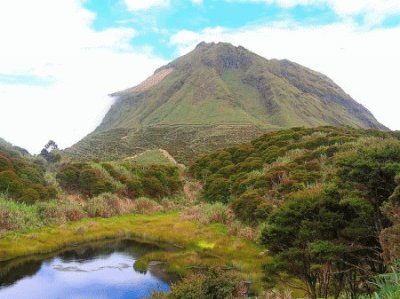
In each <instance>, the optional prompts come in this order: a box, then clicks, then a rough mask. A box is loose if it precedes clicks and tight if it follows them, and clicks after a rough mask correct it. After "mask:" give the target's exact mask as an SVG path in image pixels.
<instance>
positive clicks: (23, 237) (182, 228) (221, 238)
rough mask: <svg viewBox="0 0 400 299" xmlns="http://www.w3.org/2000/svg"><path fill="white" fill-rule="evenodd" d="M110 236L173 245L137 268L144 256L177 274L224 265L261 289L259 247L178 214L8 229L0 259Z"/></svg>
mask: <svg viewBox="0 0 400 299" xmlns="http://www.w3.org/2000/svg"><path fill="white" fill-rule="evenodd" d="M116 237H120V238H135V239H138V240H143V241H150V242H156V243H157V244H169V245H172V246H175V247H176V248H178V249H179V251H160V252H153V253H150V254H148V255H145V256H143V257H142V258H141V259H140V260H139V261H138V262H137V263H138V265H136V266H137V267H139V268H142V269H143V268H144V269H145V268H146V265H147V263H148V262H150V261H161V262H164V263H165V271H167V272H168V273H171V274H174V275H178V276H180V277H182V276H185V275H187V274H189V273H193V271H196V270H201V269H207V268H209V267H224V268H225V269H229V270H230V271H231V272H232V273H236V274H237V275H239V277H241V279H242V280H251V281H252V282H253V286H252V287H253V290H254V291H257V292H260V291H261V290H262V288H263V284H262V276H263V274H262V268H261V265H262V264H263V262H266V261H267V260H268V257H267V256H265V255H262V252H263V249H262V248H260V247H258V246H256V245H255V244H254V243H252V242H249V241H246V240H243V239H241V238H237V237H233V236H230V235H229V234H228V233H227V230H226V227H225V226H224V225H222V224H209V225H202V224H199V223H196V222H194V221H187V220H184V219H182V218H181V217H180V216H179V214H178V213H166V214H153V215H124V216H117V217H112V218H107V219H101V218H96V219H83V220H81V221H76V222H70V223H66V224H64V225H61V226H59V225H57V226H47V227H45V228H42V229H39V230H32V231H29V232H26V233H9V234H7V235H5V236H3V237H2V238H1V239H0V261H1V260H8V259H12V258H15V257H19V256H24V255H29V254H37V253H47V252H51V251H55V250H58V249H61V248H64V247H67V246H68V245H71V244H77V243H82V242H87V241H94V240H101V239H106V238H116Z"/></svg>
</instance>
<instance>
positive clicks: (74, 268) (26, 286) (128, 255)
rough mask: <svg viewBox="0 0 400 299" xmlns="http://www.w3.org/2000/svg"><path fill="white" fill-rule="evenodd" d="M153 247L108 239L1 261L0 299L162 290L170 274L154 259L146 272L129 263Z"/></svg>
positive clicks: (121, 294)
mask: <svg viewBox="0 0 400 299" xmlns="http://www.w3.org/2000/svg"><path fill="white" fill-rule="evenodd" d="M157 250H160V248H159V247H157V246H155V245H150V244H144V243H138V242H136V241H132V240H118V241H115V240H113V241H106V242H96V243H90V244H86V245H80V246H77V247H75V248H72V249H67V250H64V251H62V252H58V253H55V254H50V255H41V256H32V257H25V258H20V259H15V260H12V261H9V262H3V263H0V299H10V298H13V299H20V298H21V299H23V298H29V299H36V298H37V299H39V298H40V299H46V298H49V299H50V298H51V299H58V298H60V299H61V298H62V299H64V298H101V299H102V298H129V299H135V298H143V297H146V296H149V295H151V293H152V291H153V290H161V291H167V290H168V289H169V284H170V282H171V278H170V277H168V276H166V275H165V274H164V273H163V272H162V271H161V269H160V267H159V266H157V263H154V265H153V266H150V267H149V269H148V271H146V273H140V272H138V271H135V270H134V268H133V264H134V262H135V261H136V260H137V259H138V258H139V257H140V256H142V255H144V254H147V253H149V252H152V251H157Z"/></svg>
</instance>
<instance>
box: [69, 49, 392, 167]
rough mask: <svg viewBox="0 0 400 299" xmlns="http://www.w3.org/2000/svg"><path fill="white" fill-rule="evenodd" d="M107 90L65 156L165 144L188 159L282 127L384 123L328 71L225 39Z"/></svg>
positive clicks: (104, 155)
mask: <svg viewBox="0 0 400 299" xmlns="http://www.w3.org/2000/svg"><path fill="white" fill-rule="evenodd" d="M112 96H114V97H115V103H114V104H113V106H112V107H111V109H110V110H109V112H108V113H107V115H106V116H105V117H104V119H103V121H102V123H101V124H100V125H99V126H98V127H97V128H96V130H95V131H94V132H93V133H91V134H89V135H88V136H87V137H85V138H84V139H83V140H82V141H80V142H78V143H77V144H76V145H74V146H73V147H72V148H70V149H68V150H67V151H66V153H67V154H68V155H70V156H72V157H76V158H101V159H109V158H122V157H127V156H133V155H135V154H137V153H139V152H142V151H144V150H147V149H158V148H163V149H166V150H167V151H168V152H170V153H171V154H172V155H173V156H174V157H176V158H177V159H178V160H179V161H191V160H193V159H194V157H196V156H197V155H198V154H200V153H204V152H207V151H209V150H212V149H216V148H220V147H224V146H229V145H233V144H236V143H240V142H245V141H250V140H252V139H254V138H256V137H258V136H260V135H262V134H263V133H265V132H266V131H270V130H278V129H282V128H290V127H299V126H301V127H316V126H324V125H332V126H351V127H355V128H378V129H385V127H384V126H383V125H381V124H380V123H379V122H378V121H377V120H376V119H375V118H374V116H373V115H372V114H371V113H370V112H369V111H368V110H367V109H365V108H364V107H363V106H362V105H360V104H358V103H357V102H355V101H354V100H353V99H352V98H351V97H350V96H349V95H348V94H346V93H345V92H344V91H343V90H342V89H341V88H340V87H339V86H337V85H336V84H335V83H334V82H333V81H332V80H330V79H329V78H327V77H326V76H324V75H322V74H320V73H317V72H315V71H312V70H310V69H307V68H305V67H303V66H301V65H298V64H296V63H293V62H290V61H288V60H275V59H273V60H267V59H265V58H262V57H260V56H258V55H256V54H254V53H252V52H250V51H248V50H246V49H245V48H243V47H234V46H232V45H230V44H226V43H217V44H215V43H210V44H207V43H201V44H199V45H198V46H197V47H196V48H195V49H194V50H193V51H192V52H190V53H189V54H187V55H185V56H182V57H180V58H178V59H176V60H174V61H173V62H171V63H169V64H168V65H165V66H163V67H161V68H160V69H158V70H157V71H156V72H155V73H154V75H153V76H151V77H150V78H148V79H146V80H145V81H144V82H143V83H141V84H139V85H138V86H136V87H133V88H130V89H127V90H124V91H120V92H116V93H114V94H113V95H112Z"/></svg>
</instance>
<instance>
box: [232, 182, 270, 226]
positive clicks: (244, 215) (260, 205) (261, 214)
mask: <svg viewBox="0 0 400 299" xmlns="http://www.w3.org/2000/svg"><path fill="white" fill-rule="evenodd" d="M231 206H232V209H233V211H234V212H235V214H236V216H237V217H238V218H239V219H240V220H241V221H242V222H244V223H247V224H251V225H256V224H258V223H262V222H265V221H266V220H267V219H268V216H269V214H270V213H271V211H272V206H271V204H270V203H269V202H268V201H267V200H265V199H264V198H263V197H261V196H260V195H259V193H258V192H257V191H255V190H251V191H247V192H246V193H244V194H242V195H241V196H240V197H238V198H236V199H235V200H233V201H232V205H231Z"/></svg>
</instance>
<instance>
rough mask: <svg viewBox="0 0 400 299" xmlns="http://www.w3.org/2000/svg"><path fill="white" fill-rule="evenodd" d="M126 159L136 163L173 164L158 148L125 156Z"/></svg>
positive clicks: (147, 164)
mask: <svg viewBox="0 0 400 299" xmlns="http://www.w3.org/2000/svg"><path fill="white" fill-rule="evenodd" d="M126 159H127V160H129V161H131V162H133V163H134V164H137V165H144V166H149V165H165V166H174V165H175V164H174V163H172V162H171V161H170V160H168V159H167V158H166V157H165V156H164V155H163V154H162V152H161V151H160V150H158V149H155V150H147V151H145V152H143V153H140V154H138V155H136V156H133V157H128V158H126Z"/></svg>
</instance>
